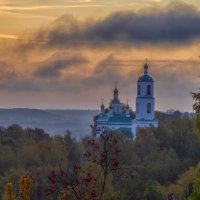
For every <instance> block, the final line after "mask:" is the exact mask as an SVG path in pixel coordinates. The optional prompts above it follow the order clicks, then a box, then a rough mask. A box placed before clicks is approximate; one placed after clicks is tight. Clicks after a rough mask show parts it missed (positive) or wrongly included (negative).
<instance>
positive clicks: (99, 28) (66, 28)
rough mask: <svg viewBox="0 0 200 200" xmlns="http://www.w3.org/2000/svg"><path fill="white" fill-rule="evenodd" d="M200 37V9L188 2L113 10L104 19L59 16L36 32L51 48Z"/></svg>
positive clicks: (179, 41)
mask: <svg viewBox="0 0 200 200" xmlns="http://www.w3.org/2000/svg"><path fill="white" fill-rule="evenodd" d="M198 39H200V12H199V11H198V10H196V9H195V8H194V7H192V6H189V5H186V4H170V6H168V7H165V8H162V9H158V10H152V11H148V12H147V11H144V12H142V11H141V12H139V13H134V12H122V13H114V14H112V15H110V16H108V17H106V18H104V19H101V20H96V21H95V20H91V21H87V22H84V23H83V22H79V21H78V20H76V19H74V18H73V17H70V16H62V17H60V18H58V19H57V20H56V21H55V22H54V23H52V24H51V25H50V26H49V27H47V28H45V29H43V30H40V31H38V32H37V33H36V36H35V40H36V41H40V42H42V44H44V45H45V44H46V45H48V47H55V46H62V47H79V46H83V45H86V46H92V47H100V46H106V45H107V46H110V45H112V44H113V43H119V44H125V45H132V44H155V43H156V44H163V43H165V44H166V43H167V44H175V45H176V44H185V43H187V42H193V41H195V40H198Z"/></svg>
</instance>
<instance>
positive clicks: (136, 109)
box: [136, 103, 139, 113]
mask: <svg viewBox="0 0 200 200" xmlns="http://www.w3.org/2000/svg"><path fill="white" fill-rule="evenodd" d="M136 110H137V113H139V103H137V108H136Z"/></svg>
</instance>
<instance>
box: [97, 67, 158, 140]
mask: <svg viewBox="0 0 200 200" xmlns="http://www.w3.org/2000/svg"><path fill="white" fill-rule="evenodd" d="M148 68H149V67H148V65H147V63H146V64H145V65H144V74H143V75H142V76H140V77H139V78H138V81H137V97H136V102H135V105H136V110H135V118H132V117H131V114H130V109H129V105H128V101H127V103H126V104H123V103H121V102H120V99H119V90H118V89H117V84H115V89H114V90H113V98H112V99H111V100H110V105H109V109H105V106H104V103H103V100H102V105H101V111H100V113H99V115H98V119H97V120H96V125H95V127H96V134H97V135H98V134H101V133H103V132H104V131H107V130H118V131H120V130H121V131H129V132H131V133H132V135H133V139H134V138H135V137H136V134H137V128H146V127H149V126H154V127H156V128H157V127H158V121H157V120H156V119H155V98H154V80H153V78H152V77H151V76H150V75H149V73H148Z"/></svg>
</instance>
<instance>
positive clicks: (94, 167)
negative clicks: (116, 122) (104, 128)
mask: <svg viewBox="0 0 200 200" xmlns="http://www.w3.org/2000/svg"><path fill="white" fill-rule="evenodd" d="M120 152H121V150H120V149H119V146H118V141H117V138H116V136H114V135H112V134H108V133H103V134H101V135H100V137H99V138H92V139H89V140H88V141H87V143H86V152H85V153H84V154H83V156H84V158H85V159H86V166H80V165H77V164H74V165H73V168H72V169H70V170H69V171H66V170H64V169H63V168H62V166H61V165H60V167H59V170H58V171H54V170H53V171H52V172H51V174H50V175H49V177H48V179H49V185H48V187H47V188H45V190H44V191H45V193H47V194H48V195H51V194H53V193H56V192H59V193H60V196H61V197H62V198H63V199H67V198H72V199H79V200H87V199H94V200H96V199H98V200H101V199H103V198H104V196H105V193H106V190H107V186H108V180H109V179H110V178H112V176H113V175H116V173H117V172H118V170H119V169H120V168H119V160H118V155H119V153H120Z"/></svg>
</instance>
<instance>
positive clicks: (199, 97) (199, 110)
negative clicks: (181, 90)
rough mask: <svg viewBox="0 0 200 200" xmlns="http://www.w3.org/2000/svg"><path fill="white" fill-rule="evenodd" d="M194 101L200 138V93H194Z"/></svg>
mask: <svg viewBox="0 0 200 200" xmlns="http://www.w3.org/2000/svg"><path fill="white" fill-rule="evenodd" d="M192 96H193V99H194V100H195V103H194V105H193V110H194V111H195V113H196V127H197V131H198V134H199V136H200V92H193V93H192Z"/></svg>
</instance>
